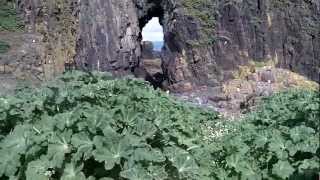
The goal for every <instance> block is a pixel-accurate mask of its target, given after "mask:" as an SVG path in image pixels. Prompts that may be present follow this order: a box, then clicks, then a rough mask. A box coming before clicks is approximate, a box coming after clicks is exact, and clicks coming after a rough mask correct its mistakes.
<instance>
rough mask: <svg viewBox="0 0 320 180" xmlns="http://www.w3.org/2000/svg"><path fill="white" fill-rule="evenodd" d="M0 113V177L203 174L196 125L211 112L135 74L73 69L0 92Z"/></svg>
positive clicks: (30, 179)
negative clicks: (43, 82) (8, 93)
mask: <svg viewBox="0 0 320 180" xmlns="http://www.w3.org/2000/svg"><path fill="white" fill-rule="evenodd" d="M0 114H1V116H0V134H1V135H2V136H3V137H2V140H0V159H1V161H0V179H1V180H2V179H7V178H9V177H11V178H13V179H19V180H22V179H27V180H45V179H48V180H49V179H50V180H52V179H63V180H70V179H74V180H76V179H77V180H81V179H86V178H88V179H100V178H103V179H110V178H114V179H136V180H144V179H203V178H205V177H207V176H208V173H207V172H204V170H203V169H201V168H199V167H202V166H205V164H203V163H206V161H204V160H205V159H203V154H202V153H203V149H202V147H205V146H206V144H205V141H204V140H203V139H204V138H203V136H204V134H203V133H202V130H201V124H204V122H205V121H212V120H214V119H216V118H217V115H216V114H214V113H209V112H206V111H203V110H199V109H196V108H193V107H189V106H185V105H182V103H179V102H176V101H174V100H172V99H171V98H169V97H168V96H167V95H166V94H164V93H161V92H159V91H154V90H153V89H152V88H151V87H149V86H146V84H145V83H144V82H141V81H137V80H132V79H124V80H113V79H112V78H111V77H110V76H108V75H104V74H100V73H97V74H95V75H92V76H91V75H89V74H85V73H80V72H74V73H70V74H66V75H64V76H62V77H61V78H60V79H59V80H58V81H56V82H54V83H53V82H51V83H50V84H48V85H47V86H44V87H43V88H41V89H39V90H37V91H36V92H32V90H29V89H25V90H22V91H20V92H19V93H18V94H17V95H16V96H15V97H3V98H1V100H0ZM0 139H1V138H0ZM1 177H2V178H1Z"/></svg>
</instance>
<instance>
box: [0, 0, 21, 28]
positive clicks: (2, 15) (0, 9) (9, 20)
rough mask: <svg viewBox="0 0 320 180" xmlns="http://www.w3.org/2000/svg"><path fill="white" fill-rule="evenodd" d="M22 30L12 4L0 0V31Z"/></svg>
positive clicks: (5, 0)
mask: <svg viewBox="0 0 320 180" xmlns="http://www.w3.org/2000/svg"><path fill="white" fill-rule="evenodd" d="M22 28H23V25H22V23H21V22H20V20H19V18H18V17H17V13H16V10H15V8H14V5H13V2H11V1H7V0H1V2H0V31H3V30H5V31H18V30H21V29H22Z"/></svg>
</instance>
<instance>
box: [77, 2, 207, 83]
mask: <svg viewBox="0 0 320 180" xmlns="http://www.w3.org/2000/svg"><path fill="white" fill-rule="evenodd" d="M109 1H110V2H109ZM109 1H107V2H106V1H103V0H83V2H82V5H81V10H80V15H79V16H80V17H79V20H80V21H79V22H80V32H79V38H78V44H77V56H76V62H77V64H78V66H80V67H84V68H89V69H97V70H102V71H111V72H113V73H114V74H116V75H125V74H128V73H131V72H135V71H136V70H137V69H138V70H139V69H141V68H142V69H143V67H141V66H140V63H139V62H140V57H141V47H140V41H141V31H142V28H143V27H144V25H145V24H146V23H147V22H148V21H149V20H150V19H151V18H152V17H158V18H159V19H160V23H161V25H162V26H163V29H164V41H165V43H164V51H163V72H164V73H165V75H166V77H167V79H168V81H169V83H170V84H176V87H175V88H178V89H181V88H182V89H183V88H190V87H191V86H192V83H206V84H208V83H209V84H210V80H209V78H208V76H209V75H211V74H212V73H213V72H212V73H210V72H209V71H208V70H207V69H203V68H205V66H203V65H204V64H203V63H207V62H206V59H210V57H212V51H211V50H210V48H209V49H208V48H207V47H204V48H199V49H195V48H193V47H191V46H190V45H188V43H187V42H189V41H198V39H199V24H197V23H196V21H195V20H194V19H192V18H188V17H187V16H186V15H185V14H184V8H183V7H182V6H181V4H179V3H177V2H176V1H169V0H159V1H152V0H144V1H143V0H142V1H132V0H123V1H118V0H109ZM88 15H90V16H89V17H90V19H89V18H88ZM210 53H211V54H210ZM140 74H141V72H140Z"/></svg>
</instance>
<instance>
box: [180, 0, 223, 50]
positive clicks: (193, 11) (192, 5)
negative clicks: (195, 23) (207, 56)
mask: <svg viewBox="0 0 320 180" xmlns="http://www.w3.org/2000/svg"><path fill="white" fill-rule="evenodd" d="M183 6H184V7H185V9H186V12H187V13H188V15H189V16H191V17H193V18H195V19H197V20H199V21H200V23H201V39H200V42H199V41H198V40H197V41H195V42H191V44H193V45H198V46H201V45H208V44H212V43H214V41H215V37H214V32H215V23H216V19H215V16H216V14H215V12H216V7H217V6H216V5H215V4H214V2H213V1H211V0H183Z"/></svg>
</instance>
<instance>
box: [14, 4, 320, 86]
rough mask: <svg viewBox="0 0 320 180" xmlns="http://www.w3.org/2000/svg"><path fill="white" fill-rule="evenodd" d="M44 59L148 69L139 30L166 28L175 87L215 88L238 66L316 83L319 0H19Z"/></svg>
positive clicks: (165, 59)
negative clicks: (266, 65)
mask: <svg viewBox="0 0 320 180" xmlns="http://www.w3.org/2000/svg"><path fill="white" fill-rule="evenodd" d="M17 7H18V9H19V10H20V12H21V14H22V15H23V16H24V19H25V23H26V24H27V29H28V31H29V32H33V33H40V34H42V35H43V36H44V38H43V42H44V43H45V44H46V49H47V51H46V53H45V54H46V55H45V56H44V59H45V61H46V62H47V63H52V62H55V63H54V64H55V65H56V66H58V69H63V65H64V64H73V63H74V64H75V65H76V66H77V67H78V68H81V69H89V70H92V69H96V70H100V71H110V72H113V73H114V74H116V75H120V76H121V75H125V74H130V73H135V72H137V70H138V69H143V68H144V67H142V66H143V63H140V62H141V39H142V38H141V30H142V28H143V27H144V25H145V24H146V23H147V22H148V20H150V19H151V18H152V17H159V18H160V21H161V24H162V26H163V29H164V36H165V46H164V50H163V52H162V53H163V55H162V70H163V73H164V75H165V77H166V79H167V81H168V82H169V84H170V85H171V87H172V88H174V89H178V90H179V89H180V90H185V89H189V88H192V87H194V86H200V85H201V86H202V85H206V86H215V85H218V84H220V83H221V82H222V81H224V80H227V79H230V78H232V76H233V74H234V73H233V72H234V70H236V69H237V68H238V67H239V65H245V64H247V63H248V62H252V61H254V62H262V63H263V62H270V61H272V62H273V63H274V64H276V66H278V67H281V68H287V69H290V70H292V71H295V72H298V73H300V74H303V75H305V76H307V77H309V78H310V79H313V80H316V81H319V72H320V70H319V69H320V68H319V61H320V51H319V49H320V39H319V38H320V4H319V1H317V0H299V1H297V0H281V1H279V0H241V1H239V0H219V1H218V0H72V1H70V0H60V1H51V0H36V1H32V0H17Z"/></svg>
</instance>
